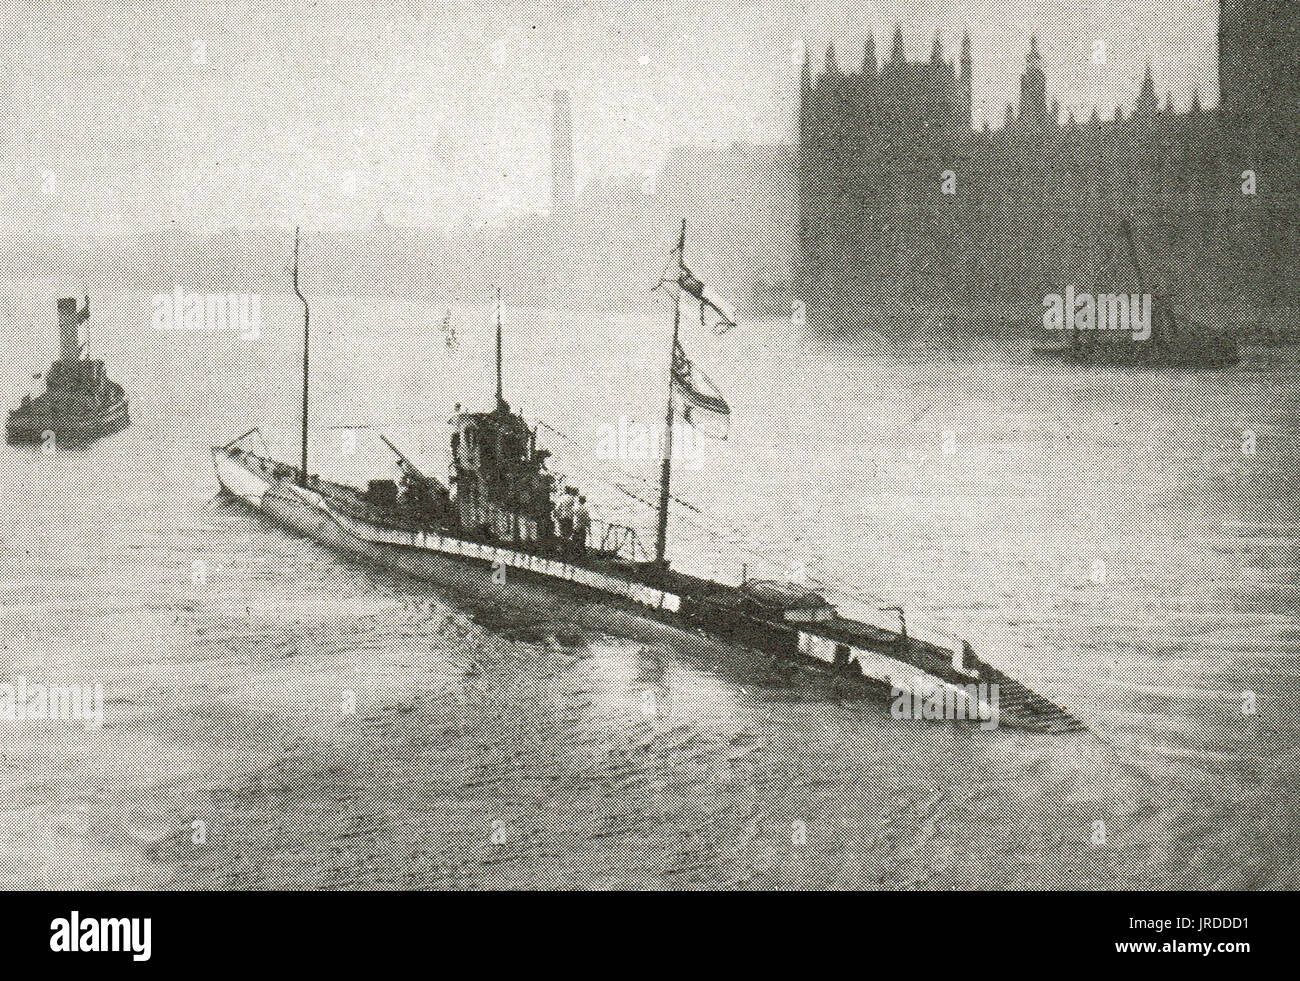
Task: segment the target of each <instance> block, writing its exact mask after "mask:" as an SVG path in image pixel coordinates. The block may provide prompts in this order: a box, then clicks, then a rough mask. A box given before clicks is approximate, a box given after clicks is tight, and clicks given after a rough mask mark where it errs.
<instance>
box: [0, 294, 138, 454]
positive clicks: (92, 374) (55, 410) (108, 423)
mask: <svg viewBox="0 0 1300 981" xmlns="http://www.w3.org/2000/svg"><path fill="white" fill-rule="evenodd" d="M58 311H59V359H58V360H57V361H55V362H54V364H52V365H51V366H50V370H49V371H48V372H46V373H45V391H44V392H42V393H41V394H40V395H38V396H36V397H35V398H32V397H31V396H30V395H24V396H23V400H22V402H21V403H20V404H19V406H18V408H16V409H14V410H13V411H12V412H10V413H9V420H8V424H7V426H6V427H5V431H6V434H7V437H8V440H9V442H11V443H40V442H44V441H46V440H48V439H50V438H51V437H50V436H49V435H47V434H50V433H52V434H53V439H54V441H55V444H56V445H59V446H68V445H77V444H84V443H88V442H90V441H92V440H96V439H99V438H100V437H101V436H108V435H109V434H111V433H116V432H118V431H120V430H122V429H125V428H126V427H127V426H129V425H130V424H131V416H130V413H129V411H128V409H127V402H126V394H125V393H124V392H123V391H122V386H121V385H119V384H117V382H115V381H112V380H110V379H109V377H108V376H107V375H106V374H105V373H104V362H103V361H94V360H90V359H88V358H87V357H86V342H85V332H84V329H83V327H82V325H83V324H84V323H85V322H86V321H87V320H89V319H90V297H89V296H87V297H86V299H85V305H84V306H81V307H80V308H79V307H78V305H77V300H76V298H75V297H71V298H68V299H62V300H59V301H58Z"/></svg>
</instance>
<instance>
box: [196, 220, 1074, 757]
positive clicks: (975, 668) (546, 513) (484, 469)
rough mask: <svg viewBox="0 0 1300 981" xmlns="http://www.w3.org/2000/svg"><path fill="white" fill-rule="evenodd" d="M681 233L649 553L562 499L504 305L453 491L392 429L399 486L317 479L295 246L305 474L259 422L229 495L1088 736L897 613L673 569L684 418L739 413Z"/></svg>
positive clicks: (493, 579) (334, 541)
mask: <svg viewBox="0 0 1300 981" xmlns="http://www.w3.org/2000/svg"><path fill="white" fill-rule="evenodd" d="M685 243H686V226H685V222H683V224H682V232H681V237H680V239H679V241H678V244H677V247H676V248H675V249H674V250H673V252H672V258H671V261H672V262H673V263H675V265H676V272H675V275H674V276H673V278H665V277H661V280H660V285H661V286H668V287H670V288H671V289H672V291H673V294H674V300H675V306H674V316H673V340H672V346H671V348H670V351H671V355H670V357H669V359H668V360H669V370H668V372H667V374H668V376H669V377H668V408H667V416H666V422H667V435H666V443H665V449H664V453H663V462H662V470H661V474H660V485H659V506H658V515H657V517H658V522H657V533H656V540H655V545H654V554H653V555H650V554H648V553H647V552H646V550H645V549H644V548H643V547H642V545H641V542H640V539H639V536H638V534H637V532H636V530H635V529H633V528H630V527H627V526H621V525H615V524H603V523H601V522H592V521H590V519H589V518H588V517H587V516H586V512H585V505H583V504H582V503H581V498H579V497H577V495H576V493H575V492H576V491H577V488H575V487H564V488H563V495H562V496H561V498H560V500H559V502H558V506H557V503H556V498H557V491H559V490H560V488H559V487H557V484H558V483H559V481H558V480H557V477H556V475H554V474H553V473H551V472H550V471H549V470H548V466H547V461H548V458H549V456H550V453H549V452H548V451H547V450H546V449H544V448H542V447H540V446H539V445H538V429H537V428H535V427H532V426H529V424H528V423H527V421H526V420H525V419H524V417H523V416H522V415H521V414H520V413H518V412H516V411H514V410H512V409H511V407H510V405H509V403H508V402H507V401H506V398H505V395H504V391H503V386H502V370H501V319H502V318H501V310H500V304H499V303H498V305H497V311H496V328H497V330H496V334H497V345H496V355H497V357H496V367H497V370H496V404H495V406H494V407H493V408H492V409H491V410H489V411H485V412H471V411H462V410H461V409H460V407H459V406H458V407H457V411H456V412H455V414H454V415H453V416H452V418H451V425H452V433H451V458H452V459H451V467H450V474H449V481H448V483H447V484H444V483H442V482H441V481H439V480H437V479H435V478H433V477H430V476H428V475H427V474H425V473H423V472H421V471H420V469H419V468H418V467H417V466H416V465H415V463H414V462H413V461H412V460H411V459H410V458H409V457H408V456H407V455H406V454H404V453H402V451H401V450H400V449H398V448H397V447H396V446H395V445H394V444H393V443H392V442H391V441H389V440H388V439H387V438H384V442H385V443H386V444H387V445H388V447H389V448H390V449H392V450H393V451H394V453H396V455H397V461H398V466H399V468H400V473H401V479H400V481H396V480H391V479H379V480H371V481H370V482H369V484H368V486H367V487H366V488H364V489H362V488H360V487H353V486H348V485H345V484H340V483H335V482H333V481H329V480H325V479H323V478H322V477H320V476H319V475H317V474H313V473H310V472H309V470H308V460H307V438H308V418H307V407H308V404H309V398H308V388H309V378H310V371H309V367H310V354H309V352H310V337H311V335H310V311H309V308H308V304H307V300H306V298H305V297H304V296H303V294H302V291H301V289H300V287H299V282H298V246H297V241H296V240H295V245H294V265H293V270H294V272H293V285H294V292H295V294H296V295H297V296H298V298H299V300H300V301H301V302H302V305H303V398H302V405H303V415H302V452H301V456H300V458H299V461H298V465H297V466H294V465H291V464H288V463H284V462H280V461H277V460H275V459H273V458H272V457H270V455H269V451H268V450H267V449H266V445H265V440H262V441H261V444H260V449H261V452H257V451H256V450H254V449H252V448H250V447H249V445H248V444H249V442H250V441H252V440H253V439H254V437H258V438H260V437H261V432H260V429H258V428H254V429H250V430H249V431H248V432H246V433H244V434H243V435H242V436H239V437H237V438H235V439H233V440H231V441H230V442H228V443H225V444H224V445H221V446H216V447H213V448H212V457H213V462H214V465H215V468H216V474H217V479H218V481H219V483H220V485H221V489H222V491H223V492H224V493H225V494H226V495H229V497H231V498H233V499H234V500H235V501H238V502H242V503H243V504H244V505H246V506H248V507H249V508H251V509H253V510H254V511H255V512H258V513H260V514H263V515H265V516H266V517H267V518H269V519H271V520H272V521H274V522H276V523H278V524H279V525H281V526H283V527H285V528H288V529H290V530H293V531H296V532H298V533H301V534H303V535H306V536H307V537H309V538H311V539H313V540H315V541H317V542H318V543H321V544H323V545H325V546H327V547H329V548H331V549H333V550H335V551H337V552H339V553H341V554H343V555H346V556H350V557H353V558H356V559H360V560H363V561H366V562H369V563H371V564H373V565H376V566H378V567H381V568H383V569H385V570H387V571H390V572H393V573H398V574H401V575H406V576H411V577H414V578H418V579H421V580H424V581H429V582H433V583H436V584H438V585H440V586H443V587H446V588H449V589H452V590H455V591H456V592H457V593H458V594H460V595H462V596H464V597H465V598H467V599H468V600H470V601H474V602H478V603H480V604H491V605H492V606H504V607H509V608H511V609H514V610H521V611H524V612H527V613H529V614H534V615H535V616H536V617H537V618H538V619H539V620H540V621H541V622H547V623H553V624H554V623H564V624H566V625H569V626H576V627H579V628H585V629H590V630H594V631H598V632H604V633H607V634H614V635H621V636H628V637H632V638H634V639H638V640H641V641H643V642H647V643H655V642H662V643H666V644H668V645H670V646H675V647H679V648H683V649H686V650H690V651H692V652H695V653H698V654H700V656H703V657H708V658H715V657H726V658H727V659H728V660H729V662H731V663H735V661H736V659H740V660H741V661H742V662H746V661H747V662H753V660H754V659H755V657H758V658H760V659H762V661H761V662H760V664H759V666H760V667H765V668H767V669H769V670H770V671H771V672H772V673H774V674H779V673H784V674H785V675H786V676H787V677H788V676H789V675H790V674H792V673H793V674H799V673H803V672H809V673H814V674H817V675H822V676H826V675H829V676H830V677H831V679H832V680H833V682H834V683H835V687H836V688H837V689H839V690H849V691H854V690H856V691H858V692H860V693H861V694H862V695H864V696H868V697H876V698H878V699H882V700H883V699H884V698H886V697H890V696H893V695H896V694H899V693H901V692H903V691H907V690H908V689H911V690H912V691H913V692H918V691H922V690H923V691H925V692H927V693H929V697H931V698H939V699H944V700H946V703H947V704H950V705H952V706H954V707H956V708H957V709H958V712H959V713H961V712H964V713H965V714H958V715H957V716H956V717H957V718H966V719H975V718H979V719H980V721H981V725H983V724H984V721H985V720H987V719H988V718H990V717H992V718H993V720H994V724H995V725H998V724H1000V725H1004V726H1014V727H1021V728H1027V729H1032V730H1037V731H1040V732H1047V733H1063V732H1075V731H1081V730H1083V729H1084V726H1083V724H1082V723H1081V722H1080V721H1079V720H1078V719H1077V718H1075V717H1074V716H1073V715H1071V714H1070V713H1069V712H1068V711H1066V710H1065V709H1063V708H1061V707H1060V706H1058V705H1055V704H1053V703H1052V702H1050V701H1049V700H1047V699H1046V698H1043V697H1042V696H1040V695H1038V694H1036V693H1035V692H1032V691H1030V690H1029V689H1028V688H1026V687H1025V686H1023V685H1021V684H1019V683H1018V682H1016V681H1014V680H1013V679H1011V678H1010V677H1008V676H1007V675H1005V674H1003V673H1002V672H1000V671H998V670H997V669H996V668H994V667H993V666H992V665H990V664H988V663H986V662H984V661H982V660H981V659H980V658H978V657H976V656H975V654H974V652H973V651H972V650H971V647H970V645H969V644H968V643H966V642H965V641H964V640H960V639H956V638H949V637H943V636H939V635H933V634H927V633H925V632H922V631H917V630H915V629H909V627H908V625H907V623H906V620H905V619H904V617H903V614H902V611H901V610H898V609H896V608H888V609H886V610H882V611H881V612H882V613H889V614H890V616H889V617H885V618H882V619H883V621H884V622H879V623H877V622H866V621H861V620H853V619H849V618H847V617H844V616H841V615H840V614H839V612H838V611H837V610H836V608H835V607H834V606H833V605H831V604H830V603H829V602H828V601H827V600H826V598H825V597H824V596H823V595H821V594H820V593H817V592H816V591H814V590H811V589H808V588H806V587H804V586H802V585H799V584H793V583H782V582H775V581H771V580H753V579H748V578H747V577H746V579H745V581H744V582H743V583H742V584H741V585H739V586H734V585H728V584H724V583H721V582H715V581H713V580H709V579H703V578H699V577H697V576H692V575H687V574H685V573H682V572H679V571H677V570H675V569H673V568H672V567H671V566H670V564H669V562H668V560H667V558H666V548H667V529H668V506H669V501H670V500H671V499H672V495H671V491H670V481H671V476H672V453H671V449H670V448H671V446H672V431H673V426H674V421H675V420H679V419H680V420H683V421H687V422H689V423H690V424H691V425H692V426H696V427H697V428H700V427H704V426H706V425H707V421H708V418H709V417H713V418H714V419H715V420H716V419H717V418H718V417H726V416H727V415H729V412H730V410H729V407H728V406H727V403H726V402H725V400H724V399H723V398H722V397H721V396H720V395H719V394H718V393H717V391H716V389H713V387H712V383H710V382H708V380H707V379H706V378H705V377H704V375H703V373H702V372H700V371H699V370H698V369H697V368H696V367H695V366H694V364H693V363H692V362H691V361H690V360H689V359H688V358H687V356H686V353H685V351H684V350H683V347H682V344H681V340H680V337H679V327H680V324H681V310H682V303H683V297H684V296H687V297H691V298H693V299H694V300H698V301H699V302H700V304H701V315H702V316H703V313H704V311H705V309H709V310H712V311H713V312H715V313H716V314H718V315H719V317H720V318H722V319H724V320H727V322H732V321H731V320H730V315H729V313H725V312H724V311H725V310H726V309H727V308H726V307H724V306H722V305H720V303H719V302H718V301H716V300H714V299H713V298H712V295H711V294H710V293H709V292H708V291H707V289H706V288H705V287H704V286H703V284H702V283H701V282H700V281H699V280H698V279H696V278H695V276H694V275H693V274H692V273H691V271H690V270H689V269H687V267H686V265H685V262H684V259H683V255H684V251H685ZM665 268H666V269H667V268H668V267H665ZM575 499H576V500H577V501H578V503H577V505H576V510H575V504H574V502H575ZM893 614H897V618H896V619H894V617H893ZM714 663H718V662H716V661H715V662H714ZM909 717H922V716H919V715H917V716H909ZM923 717H924V718H932V717H936V716H931V715H930V714H928V713H927V714H926V715H924V716H923ZM943 717H948V718H951V717H953V716H943Z"/></svg>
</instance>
